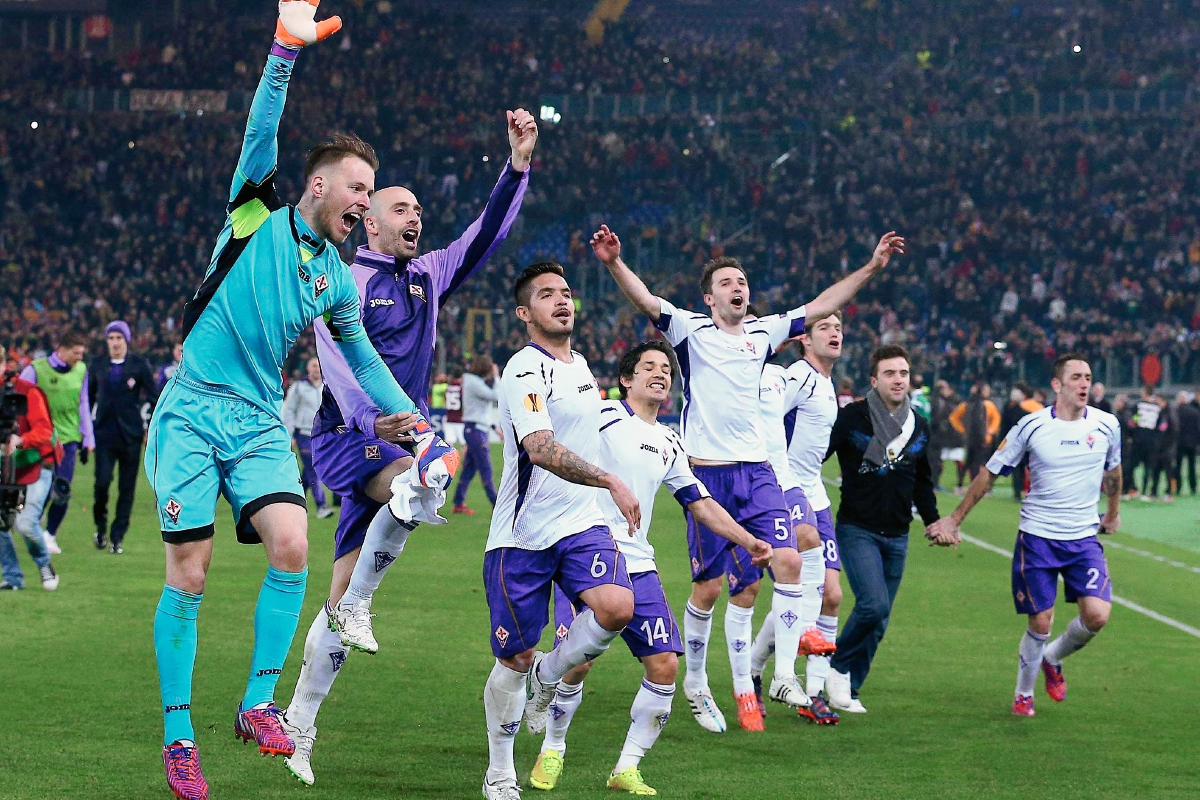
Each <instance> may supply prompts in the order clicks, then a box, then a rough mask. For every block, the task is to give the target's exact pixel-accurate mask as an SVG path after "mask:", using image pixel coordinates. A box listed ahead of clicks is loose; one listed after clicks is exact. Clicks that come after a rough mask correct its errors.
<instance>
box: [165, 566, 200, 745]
mask: <svg viewBox="0 0 1200 800" xmlns="http://www.w3.org/2000/svg"><path fill="white" fill-rule="evenodd" d="M203 597H204V595H202V594H192V593H191V592H185V591H183V590H182V589H176V588H175V587H174V586H164V587H163V593H162V597H160V598H159V600H158V609H157V610H156V611H155V612H154V655H155V656H156V657H157V659H158V685H159V689H160V691H161V694H162V705H163V744H165V745H166V744H170V743H171V742H175V741H178V740H180V739H190V740H192V741H195V739H196V733H195V731H193V730H192V668H193V666H194V665H195V663H196V612H197V611H199V610H200V600H201V598H203Z"/></svg>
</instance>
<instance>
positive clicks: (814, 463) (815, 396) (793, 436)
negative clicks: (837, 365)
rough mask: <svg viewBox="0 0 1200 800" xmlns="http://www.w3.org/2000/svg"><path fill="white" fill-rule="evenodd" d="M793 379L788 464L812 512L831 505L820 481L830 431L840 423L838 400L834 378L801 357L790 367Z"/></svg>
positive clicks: (788, 406)
mask: <svg viewBox="0 0 1200 800" xmlns="http://www.w3.org/2000/svg"><path fill="white" fill-rule="evenodd" d="M787 371H788V376H789V377H791V378H792V382H791V383H789V384H788V396H787V398H786V400H785V405H786V411H785V413H784V418H783V419H784V423H783V425H784V432H785V433H786V435H787V442H788V445H787V447H788V464H789V465H790V466H791V468H792V472H793V473H794V474H795V476H796V480H797V481H798V482H799V484H800V488H801V489H803V490H804V496H805V497H807V498H808V502H809V504H810V505H811V506H812V510H813V511H824V510H825V509H827V508H829V506H830V503H829V493H828V492H826V491H825V482H824V481H823V480H821V465H822V464H823V463H825V453H826V451H827V450H829V434H830V433H832V432H833V423H835V422H837V416H838V399H837V392H836V391H835V390H834V388H833V379H832V378H827V377H825V376H824V375H822V374H821V373H820V372H818V371H817V368H816V367H814V366H813V365H812V364H810V363H808V362H807V361H805V360H803V359H801V360H800V361H797V362H796V363H795V364H792V365H791V366H790V367H788V369H787Z"/></svg>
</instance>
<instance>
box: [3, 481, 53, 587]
mask: <svg viewBox="0 0 1200 800" xmlns="http://www.w3.org/2000/svg"><path fill="white" fill-rule="evenodd" d="M53 483H54V471H53V470H50V469H47V468H45V467H43V468H42V472H41V474H40V475H38V479H37V480H36V481H35V482H33V483H31V484H29V485H28V486H26V487H25V507H24V508H22V509H21V513H20V514H17V520H16V522H15V523H14V527H15V528H16V530H17V532H18V533H20V534H21V535H22V536H23V537H24V538H25V546H26V547H28V548H29V555H30V556H32V557H33V563H34V564H36V565H37V567H38V569H39V570H40V569H41V568H42V567H44V566H46V565H47V564H49V563H50V553H49V552H48V551H47V550H46V533H45V531H43V530H42V509H43V508H45V506H46V498H48V497H49V496H50V486H51V484H53ZM0 575H3V577H4V580H5V581H6V582H7V583H8V584H9V585H10V586H16V587H18V588H21V589H23V588H25V574H24V573H23V572H21V562H19V561H18V560H17V549H16V548H15V547H14V546H13V540H12V534H11V533H10V532H9V531H0Z"/></svg>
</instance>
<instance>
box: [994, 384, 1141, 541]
mask: <svg viewBox="0 0 1200 800" xmlns="http://www.w3.org/2000/svg"><path fill="white" fill-rule="evenodd" d="M1025 458H1028V459H1029V494H1028V495H1027V496H1026V497H1025V501H1024V502H1023V503H1021V531H1022V532H1023V533H1028V534H1030V535H1032V536H1041V537H1042V538H1045V539H1058V540H1060V541H1068V540H1072V539H1086V538H1087V537H1089V536H1094V535H1095V533H1096V528H1097V527H1098V526H1099V524H1100V515H1099V514H1097V513H1096V500H1097V498H1099V497H1100V484H1101V482H1102V480H1103V478H1104V473H1105V472H1107V471H1108V470H1110V469H1113V468H1115V467H1117V466H1118V465H1120V463H1121V424H1120V423H1119V422H1118V421H1117V418H1116V417H1114V416H1113V415H1112V414H1109V413H1108V412H1106V411H1101V410H1100V409H1098V408H1092V407H1091V406H1088V407H1087V408H1085V409H1084V414H1083V416H1082V417H1080V418H1079V419H1077V420H1075V421H1073V422H1067V421H1066V420H1062V419H1059V418H1058V416H1057V415H1056V413H1055V408H1054V406H1050V407H1049V408H1043V409H1042V410H1041V411H1035V412H1034V413H1032V414H1029V415H1027V416H1025V417H1024V418H1022V419H1021V421H1020V422H1018V423H1017V424H1016V426H1014V427H1013V429H1012V430H1011V431H1010V432H1009V434H1008V436H1006V437H1005V438H1004V441H1002V442H1001V443H1000V446H999V447H998V448H997V449H996V453H995V455H993V456H992V457H991V459H990V460H989V461H988V462H987V468H988V471H989V472H991V473H992V474H993V475H1008V474H1010V473H1011V472H1012V471H1013V469H1014V468H1015V467H1016V466H1017V465H1018V464H1020V463H1021V461H1022V459H1025Z"/></svg>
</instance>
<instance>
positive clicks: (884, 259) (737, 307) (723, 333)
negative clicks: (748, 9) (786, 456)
mask: <svg viewBox="0 0 1200 800" xmlns="http://www.w3.org/2000/svg"><path fill="white" fill-rule="evenodd" d="M591 244H592V249H593V251H594V252H595V253H596V256H597V257H598V258H599V259H600V260H601V261H602V262H603V263H604V265H605V266H606V267H607V268H608V270H609V272H610V274H612V276H613V278H614V279H615V280H616V282H617V284H618V286H620V288H621V291H622V292H623V293H624V294H625V296H626V297H627V298H628V299H629V301H630V302H631V303H633V305H634V306H635V307H636V308H638V309H639V310H640V311H641V312H642V313H644V314H646V315H647V316H648V317H649V318H650V320H651V321H652V322H653V323H654V324H655V325H656V326H657V327H658V328H659V330H661V331H662V332H663V333H664V334H665V336H666V339H667V341H668V342H669V343H670V344H671V346H672V347H674V348H675V352H676V355H677V357H678V359H679V366H680V374H681V376H682V379H683V394H684V404H683V414H682V418H681V427H682V430H683V446H684V449H685V450H686V451H687V453H688V455H689V457H690V459H691V463H692V467H693V470H694V471H695V473H696V477H697V478H699V479H700V480H701V481H702V482H703V483H704V485H705V486H707V487H708V489H709V491H710V492H712V495H713V498H714V499H715V500H716V501H717V502H718V503H720V504H721V505H722V506H724V508H725V509H726V510H727V511H729V512H730V514H731V515H732V516H733V518H734V519H735V520H737V521H738V522H739V523H740V524H741V525H742V526H743V527H744V528H746V530H748V531H750V532H751V533H752V534H753V535H754V536H756V537H757V538H759V539H761V540H763V541H765V542H767V543H768V544H771V545H772V546H773V547H774V548H775V552H774V556H773V558H772V562H771V568H772V571H773V573H774V578H775V581H776V583H775V590H774V593H773V596H772V600H771V608H772V610H773V611H774V612H775V618H776V619H778V620H781V621H783V622H784V623H785V624H784V625H781V626H779V629H778V630H777V631H776V639H777V649H776V656H775V674H774V677H773V678H772V679H771V687H770V690H769V692H768V694H769V696H770V697H771V699H773V700H775V701H777V702H781V703H785V704H787V705H789V706H792V707H794V708H798V707H800V706H804V705H808V704H809V698H808V695H807V694H806V693H805V692H804V690H803V688H802V687H801V686H800V683H799V681H798V680H797V679H796V673H795V667H796V652H797V650H798V648H799V646H800V635H801V633H802V631H801V630H800V628H799V626H798V625H797V624H796V622H797V621H798V620H799V619H800V612H801V608H800V606H801V603H800V586H799V580H800V568H801V560H800V554H799V552H798V551H797V549H796V537H795V534H794V533H793V532H792V529H791V526H790V525H789V524H788V519H787V515H786V512H785V511H784V499H783V492H782V491H781V490H780V488H779V483H778V482H777V481H776V479H775V475H774V473H773V472H772V471H771V467H770V465H769V464H768V463H767V452H766V446H765V444H764V442H763V437H762V433H761V431H760V426H759V424H758V418H759V410H758V404H759V398H758V388H759V379H760V377H761V375H762V368H763V364H765V363H766V361H767V359H768V358H769V357H770V355H771V353H772V352H773V351H774V349H775V348H777V347H779V345H781V344H782V343H783V342H784V341H785V340H786V339H789V338H791V337H793V336H797V335H798V334H800V333H801V332H803V330H804V320H805V316H806V314H809V313H811V314H812V315H813V316H814V317H815V318H824V317H826V316H828V315H829V314H831V313H833V311H834V310H835V309H837V308H839V307H841V306H842V305H843V304H845V303H846V302H847V301H848V300H849V299H850V298H851V297H853V296H854V293H855V292H857V291H858V289H859V288H860V287H861V286H863V284H865V283H866V282H867V281H868V280H870V278H871V277H872V276H873V275H875V274H876V273H877V272H879V271H880V270H882V269H883V268H884V267H885V266H886V265H887V263H888V261H889V260H890V259H891V257H892V255H894V254H896V253H903V252H904V240H903V239H902V238H900V237H899V236H897V235H896V234H895V233H888V234H886V235H884V237H883V238H882V239H880V241H879V244H878V246H877V247H876V248H875V254H874V256H873V257H872V258H871V261H870V263H869V264H867V265H866V266H864V267H863V268H861V269H859V270H858V271H856V272H854V273H853V274H852V275H850V276H848V277H847V278H845V279H843V280H842V281H840V282H838V283H837V284H835V285H834V286H832V287H830V288H829V289H826V290H825V291H824V292H822V293H821V294H820V295H819V296H818V297H817V298H816V299H815V300H813V301H812V302H810V303H809V304H808V305H807V306H800V307H798V308H794V309H792V310H791V311H788V312H786V313H783V314H778V315H773V316H770V317H766V318H764V319H759V320H755V321H754V322H752V323H745V324H744V320H745V317H746V310H747V306H748V305H749V302H750V288H749V284H748V282H747V278H746V273H745V271H744V270H743V269H742V267H741V265H740V264H739V263H738V262H737V260H735V259H732V258H720V259H716V260H714V261H710V262H709V263H708V264H707V265H706V266H705V268H704V273H703V275H702V277H701V280H700V284H701V290H702V292H703V295H704V302H705V304H706V305H708V306H709V309H710V312H711V315H710V316H705V315H703V314H696V313H693V312H689V311H683V310H680V309H677V308H676V307H675V306H673V305H672V304H671V303H669V302H667V301H666V300H664V299H663V298H660V297H656V296H655V295H654V294H653V293H651V292H650V290H649V289H647V288H646V285H645V284H644V283H643V282H642V280H641V279H640V278H638V277H637V276H636V275H635V274H634V273H633V272H632V271H631V270H630V269H629V267H628V266H626V264H625V262H624V261H622V260H621V242H620V240H619V239H618V238H617V235H616V234H614V233H613V232H612V231H610V230H609V229H608V227H607V226H601V228H600V230H599V231H597V232H596V234H595V235H594V236H593V237H592V241H591ZM688 540H689V550H690V551H691V560H692V581H693V586H692V596H691V599H690V600H689V601H688V604H687V608H686V613H685V616H684V638H685V640H686V641H687V645H688V646H687V649H686V651H685V657H686V662H687V667H688V669H687V675H686V676H685V678H684V682H683V688H684V694H685V695H686V696H687V698H688V701H689V703H690V704H691V705H692V710H693V714H694V715H695V716H696V719H697V721H698V722H700V724H701V725H702V726H704V727H705V728H706V729H708V730H721V729H723V727H724V726H723V725H720V726H718V725H717V724H715V723H716V721H715V719H714V716H715V715H714V714H712V713H711V709H715V708H716V704H715V702H713V700H712V693H711V691H710V690H709V688H708V675H707V670H706V667H705V662H706V659H707V650H708V639H709V636H710V635H711V632H712V609H713V607H714V606H715V605H716V600H717V597H718V596H719V595H720V591H721V582H722V578H723V577H724V576H725V575H727V574H734V575H736V574H738V573H740V572H742V571H744V570H746V569H752V567H750V565H743V564H740V563H737V558H736V554H734V555H731V553H730V548H731V547H732V545H730V544H729V543H728V542H726V541H725V540H723V539H720V538H718V537H716V536H714V534H713V532H712V531H711V530H709V529H708V528H707V527H706V526H705V525H703V524H701V523H699V522H698V521H697V520H696V519H695V518H694V517H692V516H691V515H689V517H688ZM729 614H733V615H734V620H733V621H732V623H731V621H730V620H729V619H728V616H729ZM726 616H727V620H726V624H725V631H726V636H727V638H729V639H730V642H729V651H730V654H731V657H732V662H733V673H734V674H733V683H734V696H735V698H736V700H737V704H738V722H739V724H740V725H741V726H742V727H743V728H745V729H747V730H762V714H761V713H760V711H759V709H758V702H757V700H756V698H755V696H754V685H753V682H752V680H751V678H750V658H749V656H750V653H749V650H750V642H751V639H752V633H753V630H752V628H751V624H752V619H753V612H752V611H751V610H750V609H744V608H741V607H739V606H737V605H736V604H735V605H731V606H730V608H729V611H728V612H727V615H726Z"/></svg>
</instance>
